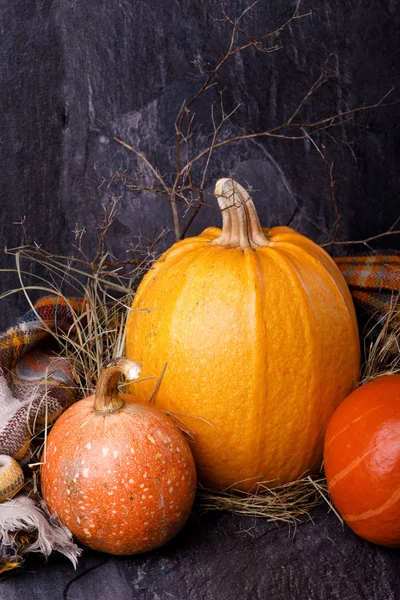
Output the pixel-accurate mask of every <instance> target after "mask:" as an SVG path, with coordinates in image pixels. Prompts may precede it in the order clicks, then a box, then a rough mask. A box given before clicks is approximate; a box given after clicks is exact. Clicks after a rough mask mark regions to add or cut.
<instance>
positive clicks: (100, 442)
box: [41, 359, 196, 554]
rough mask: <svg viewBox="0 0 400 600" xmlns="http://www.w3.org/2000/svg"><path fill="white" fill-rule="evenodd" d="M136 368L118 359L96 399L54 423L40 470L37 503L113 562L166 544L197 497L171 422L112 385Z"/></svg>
mask: <svg viewBox="0 0 400 600" xmlns="http://www.w3.org/2000/svg"><path fill="white" fill-rule="evenodd" d="M139 370H140V367H139V365H137V364H136V363H134V362H133V361H130V360H127V359H118V361H116V362H115V364H113V365H111V366H110V367H108V368H107V369H105V371H103V373H102V374H101V375H100V377H99V381H98V385H97V388H96V394H95V396H91V397H89V398H86V399H84V400H81V401H79V402H77V403H76V404H74V405H72V406H71V407H70V408H69V409H68V410H67V411H66V412H65V413H64V414H63V415H62V416H61V417H60V418H59V419H58V421H57V422H56V423H55V425H54V427H53V428H52V430H51V432H50V434H49V437H48V440H47V446H46V451H45V454H44V456H43V463H44V464H43V465H42V467H41V487H42V493H43V498H44V499H45V500H46V502H47V504H48V505H49V507H50V510H51V511H52V512H55V513H56V514H57V515H58V517H59V518H60V520H61V522H62V523H64V525H66V526H67V527H68V528H69V529H70V530H71V531H72V533H73V534H74V535H75V536H76V537H77V538H78V540H79V541H80V542H82V543H83V544H85V545H86V546H89V547H90V548H93V549H95V550H100V551H103V552H109V553H111V554H136V553H139V552H146V551H148V550H152V549H154V548H157V547H158V546H161V545H162V544H164V543H166V542H167V541H168V540H170V539H171V538H172V537H173V536H174V535H175V534H176V533H177V532H178V531H179V530H180V529H181V527H182V526H183V525H184V523H185V521H186V520H187V518H188V516H189V513H190V510H191V508H192V504H193V501H194V496H195V488H196V471H195V466H194V461H193V456H192V454H191V451H190V448H189V446H188V444H187V442H186V440H185V438H184V437H183V435H182V433H181V431H180V430H179V429H178V428H177V426H176V425H175V423H174V421H173V419H172V418H171V417H168V416H167V415H165V414H164V413H163V412H161V411H160V410H158V409H156V408H154V407H152V406H150V405H149V404H148V403H147V404H139V403H137V401H136V399H135V398H134V397H132V396H130V395H128V394H119V393H118V392H117V385H118V379H119V377H120V374H121V373H123V374H124V375H125V377H126V378H127V379H133V378H135V377H136V376H137V375H138V372H139Z"/></svg>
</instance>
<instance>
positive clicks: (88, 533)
mask: <svg viewBox="0 0 400 600" xmlns="http://www.w3.org/2000/svg"><path fill="white" fill-rule="evenodd" d="M83 531H84V533H85V534H86V535H87V536H88V537H92V534H91V533H90V531H89V529H88V528H87V527H85V529H84V530H83Z"/></svg>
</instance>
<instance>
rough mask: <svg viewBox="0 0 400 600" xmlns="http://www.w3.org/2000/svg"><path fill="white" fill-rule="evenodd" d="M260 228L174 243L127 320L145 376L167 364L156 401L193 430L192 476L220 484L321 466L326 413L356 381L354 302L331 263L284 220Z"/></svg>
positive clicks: (291, 475) (131, 353) (274, 479)
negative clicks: (228, 243)
mask: <svg viewBox="0 0 400 600" xmlns="http://www.w3.org/2000/svg"><path fill="white" fill-rule="evenodd" d="M264 233H265V235H266V237H267V239H268V241H269V245H268V246H264V247H259V248H257V250H252V249H250V248H248V249H245V250H241V249H239V248H228V247H225V246H223V245H219V244H215V245H210V242H211V241H212V240H215V239H216V238H217V237H219V236H220V234H221V230H220V229H217V228H209V229H206V230H205V231H204V232H203V233H202V234H201V235H200V236H198V237H193V238H188V239H185V240H183V241H181V242H178V243H176V244H174V245H173V246H172V247H171V248H170V249H169V250H168V251H167V252H166V253H165V254H164V255H163V256H162V257H161V258H160V259H159V260H158V261H157V262H156V263H155V265H154V266H153V268H152V269H151V270H150V271H149V272H148V273H147V274H146V276H145V277H144V278H143V280H142V282H141V284H140V285H139V288H138V291H137V294H136V296H135V299H134V302H133V305H132V311H131V313H130V317H129V320H128V324H127V338H126V339H127V341H126V355H127V357H129V358H132V359H134V360H136V361H137V362H139V363H141V364H142V365H143V370H142V375H143V377H146V376H148V375H156V376H158V375H160V373H161V371H162V369H163V367H164V365H165V364H166V363H168V364H167V368H166V371H165V374H164V377H163V380H162V383H161V387H160V389H159V392H158V394H157V397H156V405H157V406H158V407H159V408H162V409H163V410H166V411H171V412H172V413H176V414H177V415H178V416H179V417H180V418H181V419H182V421H184V422H185V423H186V425H187V426H188V427H189V428H192V430H194V432H195V442H194V444H193V446H192V451H193V453H194V457H195V461H196V466H197V470H198V475H199V478H200V481H201V482H202V483H203V485H205V486H208V487H211V488H214V489H216V490H221V489H224V488H226V487H228V486H232V485H234V486H235V488H236V489H242V490H249V489H250V488H251V487H252V486H253V485H254V483H255V482H258V481H262V480H270V481H271V485H277V484H278V483H284V482H288V481H292V480H294V479H296V478H298V477H301V476H302V475H304V474H306V473H310V472H315V471H317V470H318V469H319V468H320V466H321V462H322V449H323V437H324V433H325V429H326V425H327V423H328V419H329V418H330V416H331V415H332V413H333V411H334V409H335V408H336V406H337V405H338V404H339V403H340V402H341V401H342V400H343V398H345V397H346V396H347V395H348V394H349V393H350V392H351V391H352V390H353V388H354V386H355V384H356V383H357V381H358V378H359V362H360V351H359V340H358V330H357V323H356V318H355V314H354V308H353V303H352V300H351V296H350V292H349V290H348V288H347V285H346V283H345V281H344V279H343V278H342V275H341V274H340V272H339V270H338V269H337V267H336V265H335V264H334V262H333V260H332V259H331V258H330V257H329V256H328V254H326V252H325V251H324V250H322V249H321V248H320V247H319V246H317V245H316V244H314V243H313V242H312V241H311V240H309V239H307V238H305V237H304V236H301V235H300V234H297V233H296V232H294V231H293V230H292V229H289V228H287V227H276V228H273V229H269V230H264ZM153 387H154V383H153V382H151V381H150V382H143V383H142V384H140V385H135V393H137V394H139V395H143V396H144V397H146V395H148V394H149V393H150V392H151V390H152V389H153ZM239 482H240V483H239Z"/></svg>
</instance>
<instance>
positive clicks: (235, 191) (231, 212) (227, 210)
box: [210, 178, 269, 250]
mask: <svg viewBox="0 0 400 600" xmlns="http://www.w3.org/2000/svg"><path fill="white" fill-rule="evenodd" d="M214 194H215V196H216V197H217V200H218V204H219V207H220V209H221V212H222V234H221V235H220V236H219V237H218V238H217V239H215V240H213V241H212V242H210V243H211V244H220V245H221V246H226V247H227V248H240V249H241V250H245V248H251V249H252V250H257V248H259V247H260V246H268V244H269V242H268V240H267V238H266V237H265V235H264V233H263V230H262V228H261V225H260V221H259V220H258V215H257V212H256V209H255V206H254V204H253V201H252V199H251V198H250V196H249V194H248V193H247V192H246V190H245V189H244V187H242V186H241V185H240V183H237V182H236V181H234V180H233V179H226V178H225V179H219V180H218V181H217V183H216V185H215V191H214Z"/></svg>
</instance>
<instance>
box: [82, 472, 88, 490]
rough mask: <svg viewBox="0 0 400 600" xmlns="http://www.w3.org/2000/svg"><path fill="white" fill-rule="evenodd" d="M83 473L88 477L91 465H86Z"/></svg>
mask: <svg viewBox="0 0 400 600" xmlns="http://www.w3.org/2000/svg"><path fill="white" fill-rule="evenodd" d="M82 475H83V476H84V477H86V478H87V477H89V467H85V468H84V469H83V471H82ZM86 497H87V496H86Z"/></svg>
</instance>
